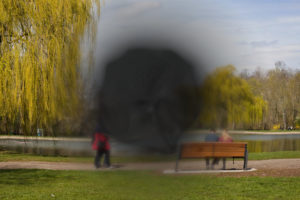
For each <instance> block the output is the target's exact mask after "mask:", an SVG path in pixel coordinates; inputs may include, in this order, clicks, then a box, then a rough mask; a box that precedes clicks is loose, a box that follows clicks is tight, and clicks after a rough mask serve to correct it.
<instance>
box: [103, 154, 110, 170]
mask: <svg viewBox="0 0 300 200" xmlns="http://www.w3.org/2000/svg"><path fill="white" fill-rule="evenodd" d="M104 154H105V165H106V167H110V152H109V150H106V151H105V152H104Z"/></svg>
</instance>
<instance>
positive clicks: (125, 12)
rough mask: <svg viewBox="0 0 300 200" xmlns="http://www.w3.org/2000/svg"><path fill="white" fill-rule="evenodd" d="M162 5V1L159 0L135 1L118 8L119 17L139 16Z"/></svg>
mask: <svg viewBox="0 0 300 200" xmlns="http://www.w3.org/2000/svg"><path fill="white" fill-rule="evenodd" d="M158 7H160V3H159V2H157V1H141V2H134V3H132V4H130V5H128V6H125V7H121V8H119V9H117V10H116V11H115V12H117V17H119V18H124V17H125V18H128V17H134V16H137V15H139V14H141V13H143V12H146V11H148V10H151V9H154V8H158Z"/></svg>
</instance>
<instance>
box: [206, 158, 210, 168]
mask: <svg viewBox="0 0 300 200" xmlns="http://www.w3.org/2000/svg"><path fill="white" fill-rule="evenodd" d="M205 162H206V169H209V158H205Z"/></svg>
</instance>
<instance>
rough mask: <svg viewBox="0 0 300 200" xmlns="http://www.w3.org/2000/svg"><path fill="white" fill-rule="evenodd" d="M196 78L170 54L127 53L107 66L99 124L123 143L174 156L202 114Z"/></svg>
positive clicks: (144, 50)
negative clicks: (198, 116)
mask: <svg viewBox="0 0 300 200" xmlns="http://www.w3.org/2000/svg"><path fill="white" fill-rule="evenodd" d="M195 73H196V72H195V69H194V67H193V66H192V65H191V64H190V63H189V62H188V61H187V60H185V59H184V58H182V57H181V56H179V55H178V54H177V53H176V52H174V51H172V50H165V49H147V48H135V49H129V50H127V51H125V52H124V53H123V54H122V55H121V56H119V57H117V58H115V59H113V60H111V62H109V63H108V64H107V66H106V69H105V75H104V80H103V83H102V84H101V88H100V89H99V91H98V95H97V97H98V98H99V99H97V102H98V103H97V106H98V109H97V121H98V122H99V123H100V124H101V126H104V127H105V128H106V130H107V131H108V133H109V134H110V135H111V137H113V138H115V139H117V140H119V141H122V142H126V143H131V144H132V145H139V146H142V147H145V148H147V149H150V150H155V151H160V152H172V151H174V150H175V148H176V145H177V142H178V140H179V139H180V137H181V136H182V134H183V132H184V130H186V129H187V128H189V127H190V126H191V125H192V124H193V123H194V121H195V119H196V117H197V115H198V113H199V109H200V99H199V94H198V89H197V88H198V84H197V80H196V79H197V78H196V74H195Z"/></svg>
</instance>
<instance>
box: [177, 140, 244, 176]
mask: <svg viewBox="0 0 300 200" xmlns="http://www.w3.org/2000/svg"><path fill="white" fill-rule="evenodd" d="M198 158H233V159H234V158H244V166H243V169H244V170H245V169H247V162H248V150H247V143H245V142H230V143H222V142H197V143H195V142H193V143H183V144H181V145H179V148H178V157H177V160H176V166H175V171H177V170H178V164H179V160H180V159H198Z"/></svg>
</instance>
